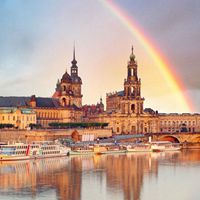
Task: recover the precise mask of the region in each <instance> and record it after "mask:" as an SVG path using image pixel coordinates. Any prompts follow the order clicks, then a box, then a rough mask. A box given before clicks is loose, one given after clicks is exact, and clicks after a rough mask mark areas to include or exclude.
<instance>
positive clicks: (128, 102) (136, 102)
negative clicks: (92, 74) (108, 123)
mask: <svg viewBox="0 0 200 200" xmlns="http://www.w3.org/2000/svg"><path fill="white" fill-rule="evenodd" d="M137 71H138V65H137V62H136V60H135V55H134V53H133V47H132V49H131V55H130V60H129V62H128V65H127V78H126V79H125V80H124V97H123V101H122V112H123V113H135V114H137V115H140V114H142V113H143V102H144V98H141V79H140V78H138V74H137Z"/></svg>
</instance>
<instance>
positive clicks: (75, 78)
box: [72, 76, 82, 83]
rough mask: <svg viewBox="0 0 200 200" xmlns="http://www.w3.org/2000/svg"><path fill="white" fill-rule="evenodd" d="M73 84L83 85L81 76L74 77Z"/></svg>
mask: <svg viewBox="0 0 200 200" xmlns="http://www.w3.org/2000/svg"><path fill="white" fill-rule="evenodd" d="M72 82H73V83H82V80H81V78H80V77H79V76H74V77H73V76H72Z"/></svg>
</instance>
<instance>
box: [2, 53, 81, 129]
mask: <svg viewBox="0 0 200 200" xmlns="http://www.w3.org/2000/svg"><path fill="white" fill-rule="evenodd" d="M71 63H72V66H71V68H70V69H71V73H70V74H68V72H67V70H66V72H65V73H64V74H63V76H62V78H61V79H60V80H58V82H57V84H56V89H55V92H54V94H53V96H52V97H36V96H35V95H32V96H30V97H2V96H1V97H0V108H4V107H6V108H12V107H17V108H19V109H22V108H23V109H29V110H31V111H32V112H33V113H35V114H36V121H34V123H35V124H38V125H41V126H42V127H43V128H46V127H48V126H49V123H51V122H80V121H82V116H83V112H82V93H81V86H82V80H81V78H80V77H79V75H78V66H77V61H76V58H75V49H74V52H73V60H72V62H71ZM3 123H4V121H3V120H2V119H1V118H0V124H3ZM12 123H14V124H15V127H19V128H21V129H24V128H27V126H28V123H27V124H26V126H24V123H23V122H22V121H21V120H20V121H17V118H16V119H15V121H13V122H12ZM16 123H18V124H19V125H18V126H16ZM22 124H23V125H22Z"/></svg>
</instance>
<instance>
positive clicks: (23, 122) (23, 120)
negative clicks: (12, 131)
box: [0, 107, 36, 129]
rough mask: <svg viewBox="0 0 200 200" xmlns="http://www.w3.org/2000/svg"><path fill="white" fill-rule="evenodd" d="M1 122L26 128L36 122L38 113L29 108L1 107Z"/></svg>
mask: <svg viewBox="0 0 200 200" xmlns="http://www.w3.org/2000/svg"><path fill="white" fill-rule="evenodd" d="M0 121H1V124H12V125H13V126H14V127H16V128H18V129H25V128H27V127H28V126H29V125H30V124H36V113H35V111H33V110H32V109H29V108H17V107H9V108H6V107H1V108H0Z"/></svg>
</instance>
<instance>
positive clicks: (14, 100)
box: [0, 97, 31, 107]
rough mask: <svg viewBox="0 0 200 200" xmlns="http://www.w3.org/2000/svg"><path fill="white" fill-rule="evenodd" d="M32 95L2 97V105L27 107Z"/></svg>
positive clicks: (0, 103)
mask: <svg viewBox="0 0 200 200" xmlns="http://www.w3.org/2000/svg"><path fill="white" fill-rule="evenodd" d="M30 98H31V97H0V107H19V106H20V107H26V106H28V105H29V104H28V102H29V101H30Z"/></svg>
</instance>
